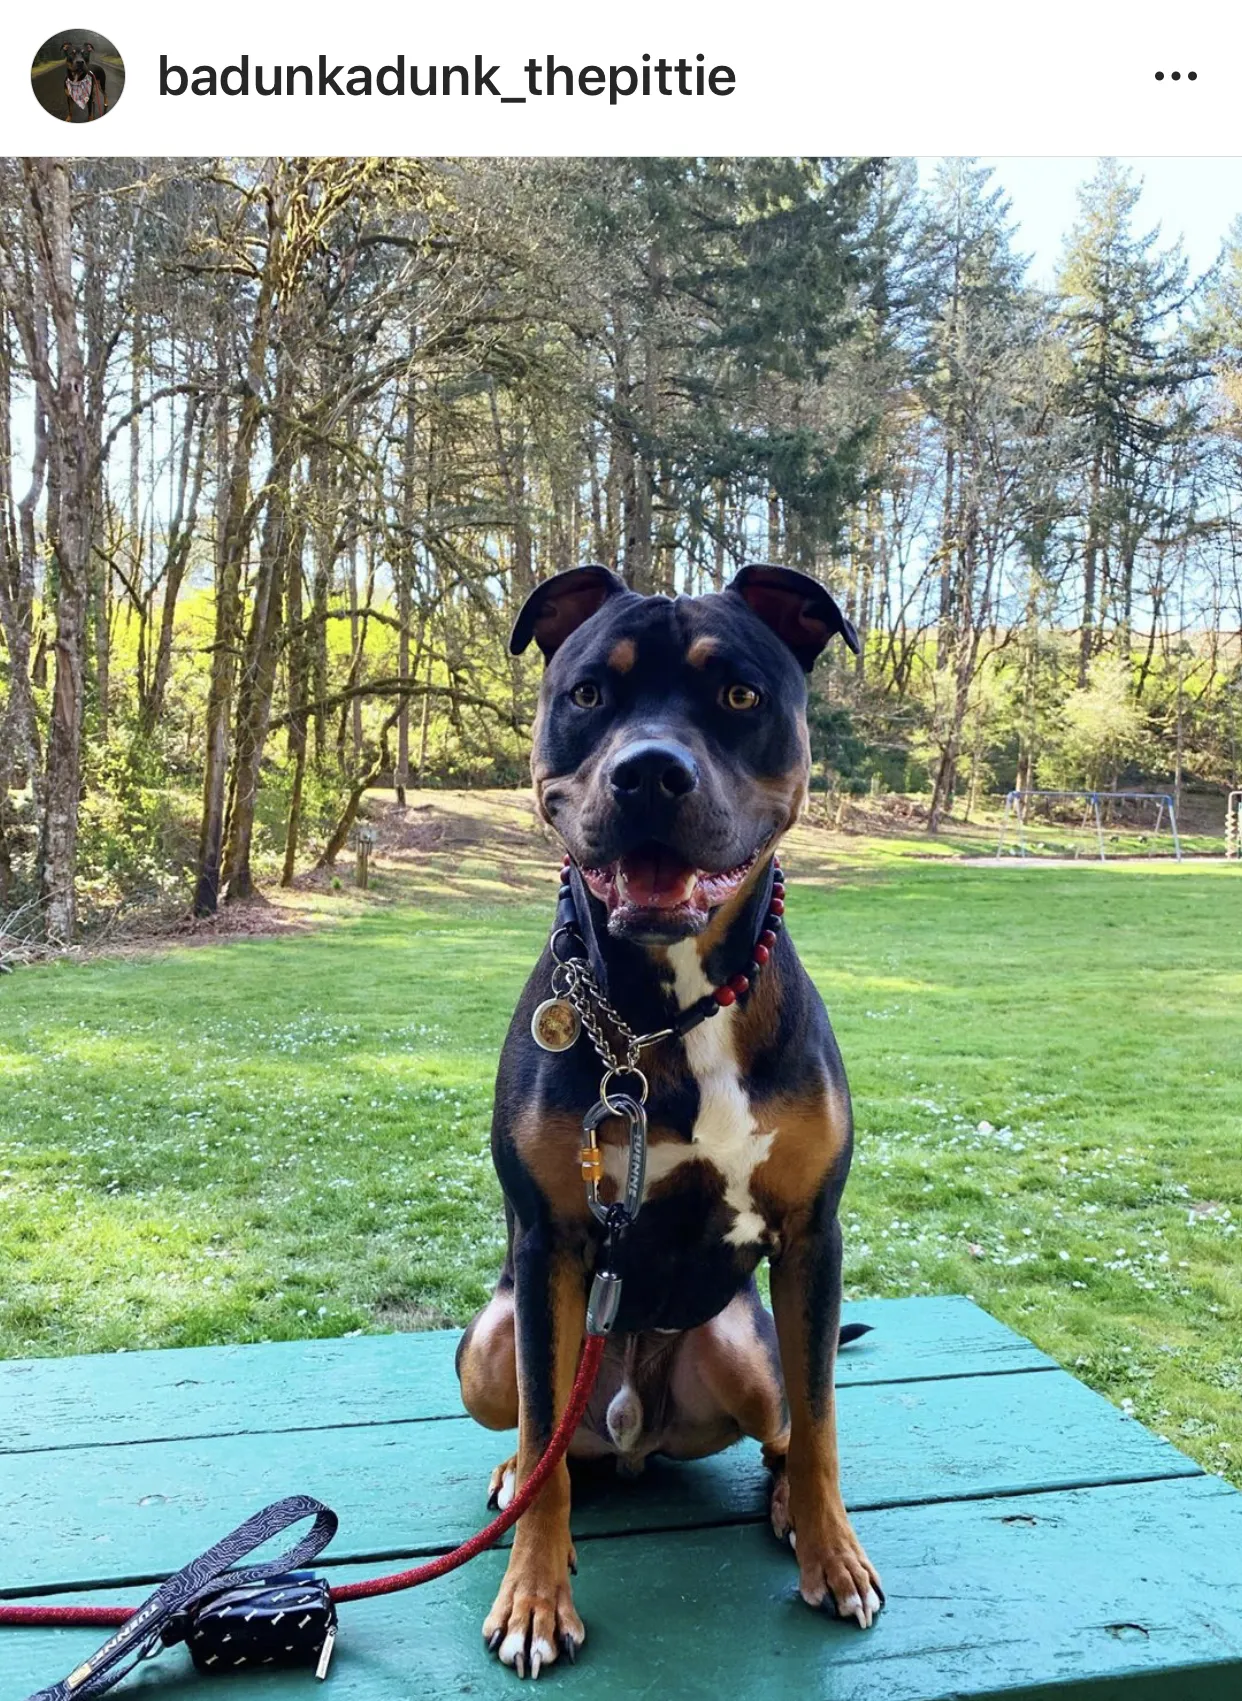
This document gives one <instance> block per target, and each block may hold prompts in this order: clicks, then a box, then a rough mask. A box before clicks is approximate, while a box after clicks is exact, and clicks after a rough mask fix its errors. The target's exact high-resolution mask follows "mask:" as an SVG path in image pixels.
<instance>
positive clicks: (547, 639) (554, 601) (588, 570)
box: [509, 567, 625, 661]
mask: <svg viewBox="0 0 1242 1701" xmlns="http://www.w3.org/2000/svg"><path fill="white" fill-rule="evenodd" d="M624 590H625V586H624V585H623V584H622V583H621V580H620V579H618V577H617V575H616V574H615V573H613V572H612V571H610V569H609V568H607V567H571V568H569V570H568V572H565V573H558V574H557V575H556V577H555V578H554V579H545V580H544V582H543V584H542V585H536V586H535V588H534V590H533V591H532V592H531V593H530V595H529V596H528V597H527V599H526V601H525V602H524V603H523V604H522V607H521V610H520V611H519V613H518V617H517V619H516V620H515V621H514V622H513V631H512V632H511V633H510V634H509V654H510V655H511V656H520V655H521V653H522V651H523V650H524V649H525V648H526V646H527V645H528V644H529V643H530V641H531V639H532V638H533V639H534V640H535V642H536V643H537V644H538V646H539V648H540V649H541V650H542V651H543V659H544V661H551V660H552V657H553V656H554V655H555V654H556V652H557V651H558V650H559V649H560V647H561V645H562V644H563V643H564V642H565V640H566V638H568V637H569V635H570V633H571V632H576V631H577V630H578V628H579V626H581V625H582V623H583V621H584V620H589V619H590V618H591V616H592V615H593V614H595V613H597V612H598V611H599V610H600V609H601V608H602V607H603V606H604V604H605V603H606V602H607V601H608V599H609V597H615V596H619V595H620V594H621V592H622V591H624Z"/></svg>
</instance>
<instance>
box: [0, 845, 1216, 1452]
mask: <svg viewBox="0 0 1242 1701" xmlns="http://www.w3.org/2000/svg"><path fill="white" fill-rule="evenodd" d="M825 837H826V836H825ZM489 855H490V856H491V857H492V861H491V862H490V864H489V860H488V859H489ZM519 860H520V861H521V866H518V864H517V862H515V861H513V860H512V859H509V858H507V857H506V858H504V859H503V869H502V871H500V872H498V866H497V861H496V859H495V854H494V851H491V850H489V847H487V846H485V845H480V846H479V847H478V848H477V850H473V851H471V852H470V854H469V855H465V856H463V855H460V854H458V855H456V857H455V859H450V861H451V863H452V866H449V864H448V863H446V862H444V861H443V860H442V859H441V860H440V861H439V862H437V861H436V859H432V858H426V859H415V861H414V862H412V863H407V864H405V865H403V866H402V867H401V868H385V867H381V869H380V871H379V874H378V879H377V885H376V888H375V890H374V891H373V893H371V894H369V895H366V896H363V895H359V894H354V893H352V892H350V891H344V892H342V893H339V894H329V895H326V896H320V897H317V898H316V899H315V901H314V905H313V908H314V909H315V911H316V913H317V914H318V916H319V917H320V923H321V924H320V925H317V926H316V927H315V928H314V929H313V930H310V931H306V932H303V933H300V934H295V935H288V936H284V937H279V938H274V939H260V940H242V941H239V942H237V943H234V944H230V945H227V946H209V947H198V948H194V949H176V950H172V951H168V952H165V953H163V954H160V955H157V956H150V957H126V958H99V959H96V960H94V961H90V962H82V963H66V964H60V965H56V966H53V967H49V968H42V969H37V970H28V971H25V972H22V973H19V974H17V975H14V976H12V977H6V978H5V979H4V980H3V981H0V1083H2V1092H3V1098H2V1100H0V1201H2V1203H0V1263H2V1264H3V1267H4V1269H5V1281H4V1286H3V1290H2V1292H0V1351H3V1352H4V1353H5V1354H7V1355H13V1354H37V1353H60V1352H86V1351H110V1350H115V1349H118V1348H121V1347H128V1348H133V1347H138V1346H157V1345H180V1344H188V1343H198V1342H213V1341H238V1340H257V1339H264V1338H284V1337H290V1336H301V1335H328V1334H340V1333H344V1332H346V1331H349V1330H358V1329H371V1328H376V1327H391V1326H393V1323H394V1322H396V1323H399V1324H400V1323H406V1322H414V1323H419V1324H426V1323H436V1322H448V1321H461V1320H463V1319H464V1318H465V1317H466V1316H467V1315H468V1314H469V1312H470V1310H471V1308H472V1307H473V1306H474V1305H476V1304H477V1303H478V1302H479V1301H480V1300H481V1299H482V1298H483V1296H484V1295H485V1294H486V1292H487V1291H488V1288H489V1285H490V1282H491V1280H492V1278H493V1276H494V1273H495V1270H496V1267H497V1265H498V1262H499V1258H500V1253H501V1214H500V1199H499V1193H498V1190H497V1187H496V1183H495V1180H494V1178H493V1176H492V1171H491V1163H490V1157H489V1154H488V1125H489V1114H490V1097H491V1084H492V1078H493V1074H494V1070H495V1062H496V1056H497V1052H498V1050H499V1046H500V1042H501V1040H502V1038H503V1035H504V1031H505V1028H506V1026H507V1023H508V1019H509V1014H510V1012H511V1010H512V1007H513V1004H514V1001H515V999H516V997H517V993H518V991H519V988H520V986H521V983H522V980H523V978H524V976H525V973H526V971H527V968H528V966H529V964H530V962H531V961H532V959H533V958H534V956H535V954H536V952H537V951H538V949H539V945H540V942H541V939H542V938H543V936H544V933H545V930H546V927H547V925H548V920H549V916H550V907H551V896H552V892H553V889H554V881H553V876H552V864H553V862H554V860H555V859H554V858H549V856H548V854H547V853H546V851H545V850H543V849H541V848H540V847H538V846H537V845H536V846H534V847H533V848H532V850H531V851H530V852H529V853H528V855H527V856H526V857H525V858H524V859H519ZM787 862H788V864H789V870H790V873H791V876H792V878H793V882H794V884H793V890H792V892H791V902H790V922H791V926H792V928H793V931H794V936H795V938H796V939H797V941H798V944H799V946H800V948H801V950H802V953H803V956H804V959H805V961H806V962H807V964H808V966H809V967H810V969H811V971H812V973H813V974H814V976H815V978H816V980H817V982H818V984H819V986H820V987H821V989H822V991H823V993H824V995H825V998H826V999H827V1001H828V1004H829V1007H830V1009H831V1012H832V1016H833V1020H834V1023H835V1025H836V1028H837V1032H838V1035H839V1037H840V1040H841V1044H842V1049H843V1051H844V1053H845V1057H846V1061H847V1064H848V1067H849V1071H850V1075H851V1081H852V1085H853V1089H854V1095H855V1101H856V1109H857V1119H858V1128H859V1142H858V1152H857V1158H856V1166H855V1172H854V1175H853V1177H852V1179H851V1182H850V1186H849V1189H848V1192H847V1195H846V1203H845V1213H846V1234H847V1252H848V1265H847V1282H848V1287H849V1290H850V1292H851V1293H852V1294H854V1295H867V1294H903V1293H925V1292H950V1291H955V1292H965V1293H970V1294H973V1295H974V1296H975V1297H976V1298H977V1299H978V1300H979V1301H980V1302H981V1303H982V1304H984V1305H985V1306H987V1307H988V1308H989V1309H990V1310H992V1311H994V1312H995V1313H996V1314H997V1315H999V1316H1001V1317H1003V1318H1004V1319H1005V1320H1006V1321H1008V1322H1010V1323H1012V1324H1013V1325H1014V1326H1015V1327H1017V1328H1019V1329H1021V1330H1022V1331H1023V1332H1024V1333H1026V1334H1029V1335H1031V1336H1032V1337H1033V1338H1034V1339H1035V1340H1036V1341H1038V1342H1039V1344H1040V1345H1041V1346H1043V1347H1045V1348H1046V1349H1047V1350H1049V1351H1051V1352H1052V1353H1054V1354H1055V1355H1056V1356H1057V1357H1058V1358H1060V1359H1061V1360H1062V1361H1063V1362H1064V1363H1066V1364H1067V1365H1068V1366H1069V1367H1070V1368H1071V1369H1074V1370H1075V1371H1076V1372H1077V1373H1078V1374H1080V1375H1082V1376H1084V1377H1085V1378H1086V1379H1087V1380H1088V1381H1090V1382H1092V1383H1093V1384H1094V1385H1095V1386H1097V1387H1099V1388H1101V1389H1103V1390H1104V1391H1105V1392H1106V1393H1108V1394H1109V1395H1110V1396H1111V1397H1112V1398H1114V1399H1116V1400H1118V1401H1120V1402H1128V1403H1129V1407H1130V1408H1131V1409H1133V1410H1134V1412H1135V1413H1136V1415H1137V1416H1139V1417H1141V1418H1142V1419H1144V1420H1145V1421H1148V1422H1150V1423H1152V1425H1153V1426H1154V1427H1155V1428H1157V1429H1158V1430H1160V1431H1161V1432H1162V1433H1165V1434H1168V1435H1169V1436H1170V1437H1171V1438H1172V1439H1173V1440H1175V1441H1176V1442H1177V1443H1178V1444H1179V1445H1181V1446H1184V1447H1185V1448H1187V1450H1188V1451H1190V1452H1191V1453H1193V1454H1194V1455H1195V1456H1196V1457H1198V1458H1199V1459H1201V1460H1202V1461H1203V1463H1204V1464H1206V1465H1207V1466H1209V1467H1210V1468H1212V1469H1215V1470H1224V1471H1226V1472H1228V1473H1229V1474H1231V1475H1233V1476H1234V1478H1235V1480H1239V1481H1242V1397H1240V1396H1242V1246H1240V1245H1239V1239H1240V1235H1239V1228H1238V1224H1239V1222H1240V1221H1242V1163H1240V1162H1239V1155H1238V1131H1239V1128H1240V1127H1242V1046H1240V1045H1239V1022H1238V1015H1237V1009H1238V997H1239V992H1240V991H1242V869H1238V868H1229V867H1225V866H1223V865H1216V866H1205V865H1200V866H1195V867H1183V868H1181V869H1177V868H1175V867H1173V866H1172V865H1170V866H1168V867H1164V866H1161V867H1159V868H1150V867H1144V868H1141V869H1140V868H1135V867H1127V866H1125V865H1115V866H1108V867H1104V868H1099V867H1094V866H1086V867H1082V868H1058V869H1050V868H1025V869H1023V868H1016V867H1015V868H1009V867H1003V868H978V867H970V866H964V865H962V864H960V863H955V862H948V863H943V862H931V861H924V860H919V861H915V860H911V859H910V858H909V856H906V857H905V858H902V857H901V856H900V855H895V854H894V853H893V849H892V846H891V844H890V843H888V842H886V843H884V844H882V845H881V846H879V847H878V848H877V847H875V846H872V845H870V844H869V842H865V841H857V842H856V845H855V854H854V855H853V856H851V857H841V856H835V857H834V856H831V855H829V853H828V851H826V850H825V849H824V848H823V846H822V845H820V848H819V850H818V851H817V850H816V848H815V843H814V842H812V840H811V839H810V838H808V836H806V835H800V837H799V840H798V842H797V843H796V844H795V846H794V847H793V848H792V849H791V851H790V854H789V856H788V857H787ZM808 874H810V875H812V876H813V879H811V880H808V879H806V878H805V876H806V875H808ZM800 876H802V878H800ZM476 879H478V880H480V881H484V880H486V881H487V882H488V883H489V884H490V883H491V882H492V881H494V880H502V881H503V884H504V886H505V888H506V889H507V890H508V891H509V892H510V893H511V894H512V895H511V896H510V897H509V899H508V901H506V902H503V903H501V902H495V901H488V900H486V899H485V898H484V897H482V896H481V895H480V892H479V891H478V890H477V889H476V888H475V887H474V885H473V882H474V881H475V880H476ZM327 922H330V923H331V925H326V923H327Z"/></svg>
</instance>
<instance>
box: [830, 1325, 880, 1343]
mask: <svg viewBox="0 0 1242 1701" xmlns="http://www.w3.org/2000/svg"><path fill="white" fill-rule="evenodd" d="M874 1327H875V1325H874V1324H872V1323H842V1325H841V1328H840V1330H839V1332H838V1334H837V1345H838V1346H839V1347H848V1346H849V1344H850V1342H851V1341H858V1340H861V1339H862V1337H863V1336H864V1335H869V1334H870V1333H871V1331H872V1329H873V1328H874Z"/></svg>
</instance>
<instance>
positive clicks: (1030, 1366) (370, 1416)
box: [0, 1295, 1055, 1452]
mask: <svg viewBox="0 0 1242 1701" xmlns="http://www.w3.org/2000/svg"><path fill="white" fill-rule="evenodd" d="M846 1317H847V1319H854V1320H857V1321H859V1322H866V1323H871V1324H873V1325H874V1326H875V1327H874V1333H873V1334H871V1335H868V1336H867V1337H866V1338H865V1339H864V1340H862V1341H860V1342H858V1343H856V1344H855V1345H853V1346H851V1347H850V1348H849V1349H848V1351H847V1352H845V1353H843V1354H842V1357H841V1362H840V1365H839V1370H838V1380H839V1382H840V1384H841V1386H843V1387H851V1386H853V1385H855V1384H857V1383H871V1382H902V1381H912V1380H918V1379H921V1378H931V1377H940V1376H977V1375H986V1374H1002V1373H1008V1372H1013V1371H1020V1370H1049V1369H1054V1368H1055V1365H1054V1362H1053V1360H1052V1359H1050V1358H1048V1357H1047V1356H1046V1355H1045V1354H1044V1353H1041V1352H1040V1351H1039V1349H1038V1348H1037V1347H1035V1346H1033V1345H1032V1343H1031V1342H1030V1341H1027V1340H1024V1339H1023V1337H1022V1336H1021V1335H1016V1334H1014V1332H1013V1330H1012V1329H1007V1328H1006V1327H1005V1325H1004V1324H1003V1323H998V1322H997V1321H996V1319H995V1318H994V1317H989V1316H988V1314H987V1312H986V1311H983V1310H981V1309H980V1308H979V1307H978V1306H977V1305H974V1304H972V1303H971V1301H970V1300H968V1299H963V1298H961V1297H959V1296H956V1295H949V1296H947V1297H937V1298H922V1299H900V1300H895V1299H880V1300H867V1301H860V1302H859V1303H857V1304H855V1305H851V1306H847V1307H846ZM457 1340H458V1331H457V1330H455V1329H454V1330H434V1331H431V1332H428V1333H424V1334H409V1335H364V1336H359V1337H357V1338H356V1339H353V1340H331V1341H280V1342H272V1343H269V1344H263V1345H256V1346H242V1347H183V1348H176V1349H172V1350H166V1351H163V1352H140V1353H116V1354H108V1355H97V1356H94V1357H82V1358H61V1359H46V1358H45V1359H14V1360H10V1361H8V1362H5V1363H0V1452H23V1451H26V1450H30V1449H39V1448H50V1447H91V1446H99V1445H108V1444H114V1443H118V1442H127V1441H149V1440H173V1439H176V1438H178V1437H188V1436H203V1435H238V1434H249V1433H253V1432H255V1431H257V1430H273V1431H274V1430H291V1429H308V1428H312V1429H313V1428H320V1427H322V1426H323V1425H326V1424H339V1425H346V1424H370V1423H395V1422H412V1421H419V1420H424V1419H428V1418H438V1417H452V1416H456V1415H458V1414H459V1413H460V1411H461V1402H460V1400H459V1399H458V1395H457V1378H456V1376H455V1375H454V1374H453V1352H454V1349H455V1347H456V1345H457Z"/></svg>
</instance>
